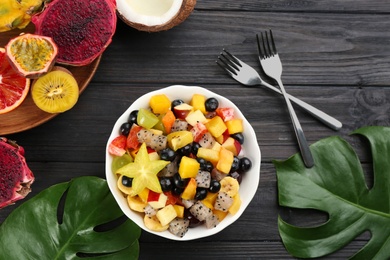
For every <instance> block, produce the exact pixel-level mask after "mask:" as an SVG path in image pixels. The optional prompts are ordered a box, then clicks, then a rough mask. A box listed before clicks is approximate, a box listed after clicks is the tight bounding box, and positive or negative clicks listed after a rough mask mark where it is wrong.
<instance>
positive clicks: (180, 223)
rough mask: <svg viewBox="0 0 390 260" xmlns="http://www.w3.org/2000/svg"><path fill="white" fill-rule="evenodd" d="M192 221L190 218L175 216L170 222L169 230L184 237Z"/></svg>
mask: <svg viewBox="0 0 390 260" xmlns="http://www.w3.org/2000/svg"><path fill="white" fill-rule="evenodd" d="M189 225H190V221H189V220H188V219H182V218H175V219H174V220H172V221H171V223H169V228H168V230H169V232H171V233H172V234H174V235H175V236H178V237H183V236H184V235H185V234H186V233H187V231H188V226H189Z"/></svg>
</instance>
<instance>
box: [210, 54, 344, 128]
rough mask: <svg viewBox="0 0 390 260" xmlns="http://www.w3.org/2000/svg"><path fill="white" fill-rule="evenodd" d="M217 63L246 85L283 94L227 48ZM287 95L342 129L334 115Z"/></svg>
mask: <svg viewBox="0 0 390 260" xmlns="http://www.w3.org/2000/svg"><path fill="white" fill-rule="evenodd" d="M216 63H217V64H218V65H219V66H220V67H221V68H222V69H224V70H225V71H226V72H227V73H228V74H229V75H230V76H231V77H232V78H233V79H235V80H237V81H238V82H240V83H241V84H243V85H246V86H256V85H262V86H264V87H266V88H268V89H270V90H272V91H274V92H276V93H279V94H281V95H282V92H281V91H280V90H279V89H278V88H276V87H274V86H272V85H270V84H268V83H267V82H265V81H264V80H263V79H262V78H261V77H260V75H259V73H257V72H256V70H254V69H253V68H252V67H251V66H249V65H248V64H246V63H245V62H243V61H241V60H240V59H238V58H237V57H236V56H234V55H233V54H231V53H230V52H228V51H227V50H225V49H223V51H222V52H221V53H220V55H219V56H218V60H217V61H216ZM287 96H288V98H289V99H290V100H291V101H292V102H294V103H295V104H297V105H298V106H300V107H301V108H302V109H304V110H305V111H306V112H307V113H309V114H310V115H312V116H314V117H315V118H317V119H318V120H319V121H321V122H322V123H324V124H325V125H327V126H329V127H330V128H332V129H334V130H339V129H341V127H342V123H341V122H340V121H338V120H337V119H335V118H334V117H332V116H330V115H328V114H326V113H324V112H323V111H321V110H319V109H317V108H315V107H313V106H312V105H309V104H308V103H306V102H304V101H302V100H300V99H298V98H296V97H294V96H292V95H290V94H287Z"/></svg>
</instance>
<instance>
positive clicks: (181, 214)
mask: <svg viewBox="0 0 390 260" xmlns="http://www.w3.org/2000/svg"><path fill="white" fill-rule="evenodd" d="M173 208H174V209H175V211H176V215H177V217H178V218H184V206H181V205H177V204H175V205H173Z"/></svg>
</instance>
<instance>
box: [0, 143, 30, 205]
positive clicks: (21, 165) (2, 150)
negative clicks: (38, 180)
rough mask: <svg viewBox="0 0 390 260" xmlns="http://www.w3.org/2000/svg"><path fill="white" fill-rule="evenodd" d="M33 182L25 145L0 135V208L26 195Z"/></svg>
mask: <svg viewBox="0 0 390 260" xmlns="http://www.w3.org/2000/svg"><path fill="white" fill-rule="evenodd" d="M33 182H34V175H33V173H32V172H31V170H30V169H29V168H28V166H27V163H26V160H25V158H24V149H23V147H21V146H19V145H17V144H16V143H15V142H13V141H10V140H7V139H6V138H5V137H0V209H1V208H4V207H6V206H8V205H10V204H13V203H15V202H16V201H18V200H21V199H23V198H24V197H26V196H27V194H28V193H30V191H31V188H30V186H31V184H32V183H33Z"/></svg>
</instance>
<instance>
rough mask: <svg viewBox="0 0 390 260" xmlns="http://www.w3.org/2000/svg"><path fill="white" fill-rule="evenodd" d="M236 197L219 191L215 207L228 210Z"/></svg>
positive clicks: (224, 210)
mask: <svg viewBox="0 0 390 260" xmlns="http://www.w3.org/2000/svg"><path fill="white" fill-rule="evenodd" d="M233 201H234V199H233V198H232V197H230V196H229V194H227V193H226V192H221V191H220V192H218V196H217V200H216V201H215V204H214V208H215V209H216V210H220V211H223V212H227V211H228V210H229V208H230V207H231V206H232V204H233Z"/></svg>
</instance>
